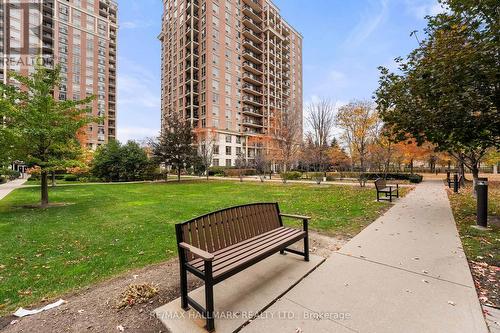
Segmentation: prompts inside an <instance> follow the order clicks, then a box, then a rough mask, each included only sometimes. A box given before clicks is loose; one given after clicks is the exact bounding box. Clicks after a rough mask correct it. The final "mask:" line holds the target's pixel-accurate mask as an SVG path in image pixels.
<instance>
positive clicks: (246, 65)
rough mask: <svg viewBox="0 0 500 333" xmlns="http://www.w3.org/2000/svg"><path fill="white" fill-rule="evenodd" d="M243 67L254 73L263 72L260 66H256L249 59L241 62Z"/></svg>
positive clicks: (260, 73) (259, 73)
mask: <svg viewBox="0 0 500 333" xmlns="http://www.w3.org/2000/svg"><path fill="white" fill-rule="evenodd" d="M243 69H244V70H246V71H249V72H251V73H253V74H256V75H262V74H263V72H262V68H261V66H257V65H256V64H254V63H253V62H250V61H244V62H243Z"/></svg>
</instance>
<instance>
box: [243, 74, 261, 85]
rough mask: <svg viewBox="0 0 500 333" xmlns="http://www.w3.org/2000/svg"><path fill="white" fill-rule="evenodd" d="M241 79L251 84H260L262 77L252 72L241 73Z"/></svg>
mask: <svg viewBox="0 0 500 333" xmlns="http://www.w3.org/2000/svg"><path fill="white" fill-rule="evenodd" d="M243 81H246V82H249V83H251V84H254V85H257V86H261V85H262V78H261V77H258V76H257V75H253V74H252V73H243Z"/></svg>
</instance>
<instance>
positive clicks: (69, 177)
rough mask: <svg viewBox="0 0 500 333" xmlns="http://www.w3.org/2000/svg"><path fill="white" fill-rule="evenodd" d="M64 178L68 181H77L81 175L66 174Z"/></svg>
mask: <svg viewBox="0 0 500 333" xmlns="http://www.w3.org/2000/svg"><path fill="white" fill-rule="evenodd" d="M64 180H65V181H67V182H77V181H78V180H79V177H78V176H77V175H65V176H64Z"/></svg>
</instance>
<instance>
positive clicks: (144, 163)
mask: <svg viewBox="0 0 500 333" xmlns="http://www.w3.org/2000/svg"><path fill="white" fill-rule="evenodd" d="M121 154H122V160H123V163H122V166H123V173H122V175H121V179H122V180H126V181H134V180H144V179H146V178H148V175H149V174H151V173H152V172H153V169H154V165H153V164H152V163H151V162H150V160H149V158H148V155H147V154H146V151H145V150H144V149H143V148H142V147H141V146H139V144H138V143H137V142H134V141H128V142H127V143H126V144H125V145H123V146H122V148H121Z"/></svg>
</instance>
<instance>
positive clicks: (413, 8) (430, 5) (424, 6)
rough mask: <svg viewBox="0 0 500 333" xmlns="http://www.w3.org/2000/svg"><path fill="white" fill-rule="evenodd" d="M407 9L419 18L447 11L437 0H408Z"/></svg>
mask: <svg viewBox="0 0 500 333" xmlns="http://www.w3.org/2000/svg"><path fill="white" fill-rule="evenodd" d="M406 8H407V11H408V12H409V13H410V14H411V15H413V16H414V17H415V18H417V19H419V20H423V19H425V17H426V16H435V15H438V14H441V13H444V12H446V8H444V7H443V6H442V5H441V4H440V3H438V2H437V0H406Z"/></svg>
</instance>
